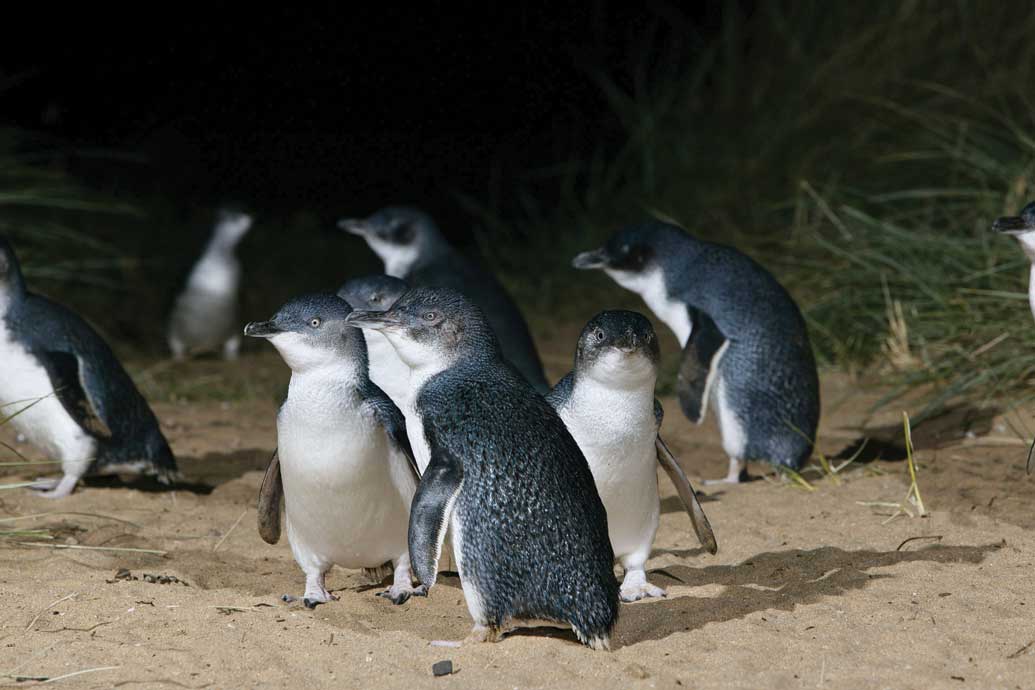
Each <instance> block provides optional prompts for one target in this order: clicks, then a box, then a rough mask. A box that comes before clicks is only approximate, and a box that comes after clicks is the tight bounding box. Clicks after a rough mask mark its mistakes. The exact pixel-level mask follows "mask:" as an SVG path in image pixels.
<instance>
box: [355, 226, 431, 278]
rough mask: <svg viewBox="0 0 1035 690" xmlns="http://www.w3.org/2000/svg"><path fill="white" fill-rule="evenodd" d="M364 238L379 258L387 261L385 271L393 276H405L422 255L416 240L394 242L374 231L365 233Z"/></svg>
mask: <svg viewBox="0 0 1035 690" xmlns="http://www.w3.org/2000/svg"><path fill="white" fill-rule="evenodd" d="M364 238H365V239H366V241H367V244H368V245H370V248H371V249H373V250H374V253H375V254H377V256H378V258H380V259H381V261H383V262H384V263H385V273H386V274H387V275H390V276H392V277H393V278H405V277H406V276H407V275H408V274H409V272H410V269H411V268H413V265H414V264H415V263H417V258H418V257H419V256H420V248H419V247H418V245H417V243H416V242H411V243H409V244H394V243H392V242H387V241H385V240H382V239H381V238H380V237H377V236H376V235H374V234H373V233H369V234H367V235H364Z"/></svg>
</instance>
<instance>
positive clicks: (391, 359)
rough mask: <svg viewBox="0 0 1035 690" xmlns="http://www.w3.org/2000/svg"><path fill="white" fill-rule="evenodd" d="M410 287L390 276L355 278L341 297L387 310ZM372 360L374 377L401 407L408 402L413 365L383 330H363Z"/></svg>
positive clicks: (357, 306)
mask: <svg viewBox="0 0 1035 690" xmlns="http://www.w3.org/2000/svg"><path fill="white" fill-rule="evenodd" d="M407 289H409V286H408V285H406V281H403V280H400V279H399V278H393V277H392V276H388V275H373V276H364V277H362V278H353V279H352V280H350V281H348V282H347V283H345V284H344V285H342V286H341V287H340V288H338V297H341V298H342V299H343V300H345V301H346V302H348V303H349V305H350V306H351V307H352V308H353V309H358V310H361V311H384V310H385V309H388V308H389V307H390V306H392V305H393V304H395V301H396V300H397V299H399V298H400V297H401V296H402V294H403V293H404V292H406V290H407ZM363 337H364V338H365V339H366V341H367V357H368V359H369V360H370V380H371V381H373V382H374V383H375V384H377V386H378V387H379V388H380V389H381V390H383V391H384V392H385V393H387V394H388V397H389V398H391V399H392V402H394V403H395V404H396V405H397V406H398V407H399V408H400V409H403V408H404V407H405V405H406V401H407V391H408V390H409V386H410V368H409V367H408V366H406V364H405V363H404V362H403V361H402V360H401V359H399V355H398V354H397V353H396V352H395V348H394V347H392V344H391V343H390V342H388V339H387V338H385V337H384V335H382V334H381V333H379V332H377V331H372V330H365V331H363Z"/></svg>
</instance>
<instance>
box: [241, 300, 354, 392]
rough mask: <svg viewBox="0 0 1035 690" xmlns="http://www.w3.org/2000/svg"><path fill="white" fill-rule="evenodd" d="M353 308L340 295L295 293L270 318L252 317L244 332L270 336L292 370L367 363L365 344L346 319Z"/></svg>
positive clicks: (261, 336)
mask: <svg viewBox="0 0 1035 690" xmlns="http://www.w3.org/2000/svg"><path fill="white" fill-rule="evenodd" d="M351 312H352V307H350V306H349V304H348V302H346V301H345V300H343V299H340V298H339V297H338V296H337V295H332V294H324V293H317V294H311V295H304V296H302V297H296V298H295V299H293V300H291V301H290V302H288V303H287V304H285V305H284V306H282V307H281V308H280V309H279V310H277V313H276V314H274V315H273V318H271V319H270V320H269V321H253V322H251V323H249V324H248V325H247V326H245V327H244V334H245V335H248V336H252V337H255V338H266V339H267V340H269V341H270V342H271V343H272V344H273V346H274V347H275V348H277V351H278V352H280V356H281V357H283V358H284V361H285V362H286V363H287V365H288V366H289V367H291V370H292V371H296V372H302V371H306V370H310V369H316V368H320V367H325V366H328V365H334V366H341V365H356V364H362V365H363V367H364V368H365V365H366V361H365V360H366V346H365V345H364V344H363V338H362V337H361V336H360V335H359V333H358V332H357V331H356V330H355V329H353V328H349V326H348V325H347V324H346V322H345V319H346V317H348V315H349V314H350V313H351Z"/></svg>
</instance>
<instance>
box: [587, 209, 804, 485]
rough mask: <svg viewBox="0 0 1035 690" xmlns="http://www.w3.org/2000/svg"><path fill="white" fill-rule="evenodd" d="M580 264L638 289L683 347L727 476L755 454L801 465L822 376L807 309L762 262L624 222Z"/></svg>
mask: <svg viewBox="0 0 1035 690" xmlns="http://www.w3.org/2000/svg"><path fill="white" fill-rule="evenodd" d="M572 263H573V265H574V266H575V267H576V268H581V269H602V270H603V271H604V272H605V273H607V274H608V275H609V276H610V277H611V278H613V279H614V280H615V282H617V283H618V284H619V285H621V286H623V287H625V288H626V289H629V290H631V291H633V292H636V293H638V294H639V295H640V296H641V297H642V298H643V300H644V301H645V302H646V303H647V305H648V306H649V307H650V308H651V310H652V311H653V312H654V313H655V314H656V315H657V316H658V318H660V319H661V320H662V321H664V322H665V324H666V325H668V326H669V328H671V329H672V331H673V332H674V333H675V334H676V337H677V338H679V340H680V343H681V344H682V345H683V347H684V352H683V361H682V365H681V367H680V371H679V379H678V391H679V397H680V403H681V405H682V407H683V411H684V413H685V414H686V415H687V417H688V418H689V419H690V420H691V421H694V422H696V423H701V422H702V421H703V420H704V416H705V413H706V411H707V408H708V405H709V404H711V405H712V407H713V409H715V410H716V412H717V417H718V421H719V428H720V430H721V432H722V437H723V447H724V449H725V451H726V453H727V454H728V455H729V456H730V472H729V475H728V476H727V478H726V480H725V481H732V482H735V481H737V480H738V479H739V478H740V476H741V474H742V472H743V468H744V463H745V462H746V461H748V460H759V461H764V462H769V463H771V464H773V465H777V466H783V467H787V468H790V469H793V470H797V469H799V468H800V467H801V466H802V465H803V464H804V463H805V461H806V460H808V458H809V456H810V455H811V453H812V446H813V441H814V439H815V435H816V428H817V426H818V424H819V411H820V410H819V377H818V374H817V371H816V361H815V358H814V356H813V352H812V346H811V344H810V343H809V337H808V331H807V329H806V326H805V320H804V318H803V317H802V315H801V311H800V310H799V309H798V306H797V305H796V304H795V303H794V300H793V299H792V298H791V296H790V295H789V294H788V293H787V291H786V290H785V289H784V288H783V286H782V285H780V283H779V282H777V280H776V279H775V278H774V277H773V276H772V274H770V273H769V272H768V271H767V270H765V269H764V268H763V267H762V266H760V265H759V264H758V263H756V262H755V261H754V260H752V259H751V258H749V257H748V256H746V255H745V254H743V253H741V252H739V251H737V250H736V249H734V248H732V247H727V246H724V245H720V244H714V243H712V242H705V241H703V240H699V239H697V238H694V237H693V236H691V235H690V234H689V233H687V232H686V231H685V230H683V229H682V228H679V227H677V226H675V225H671V224H668V223H663V222H660V221H650V222H646V223H642V224H639V225H633V226H630V227H627V228H625V229H623V230H621V231H620V232H618V233H616V234H615V235H613V236H612V237H611V238H610V239H609V240H608V242H607V244H606V245H605V246H604V247H601V248H600V249H596V250H593V251H588V252H583V253H582V254H579V255H578V256H576V257H575V259H574V261H573V262H572Z"/></svg>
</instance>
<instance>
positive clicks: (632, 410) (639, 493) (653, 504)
mask: <svg viewBox="0 0 1035 690" xmlns="http://www.w3.org/2000/svg"><path fill="white" fill-rule="evenodd" d="M660 358H661V350H660V348H659V346H658V339H657V337H656V336H655V334H654V328H653V327H652V326H651V324H650V321H648V320H647V318H646V317H644V316H643V315H642V314H637V313H636V312H631V311H605V312H601V313H600V314H597V315H596V316H595V317H593V319H591V320H590V322H589V323H588V324H586V327H585V328H584V329H583V330H582V335H581V336H580V337H579V343H578V348H577V350H576V354H575V368H574V370H573V371H571V372H570V373H569V374H568V375H567V376H565V377H564V378H562V379H561V380H560V382H559V383H558V384H557V385H556V386H554V389H553V390H552V391H550V393H549V395H547V396H546V399H547V401H548V402H549V403H550V404H551V405H553V406H554V408H556V409H557V412H558V413H559V414H560V415H561V419H562V420H564V423H565V425H566V426H567V427H568V431H570V432H571V435H572V436H573V437H574V438H575V441H576V442H577V443H578V444H579V447H580V448H582V452H583V453H584V454H585V456H586V460H587V461H589V468H590V470H591V471H592V472H593V479H594V480H595V481H596V485H597V491H598V492H599V493H600V499H601V500H602V501H603V502H604V508H605V509H606V510H607V527H608V532H609V534H610V537H611V547H612V548H613V549H614V554H615V557H616V558H617V559H618V560H619V562H620V563H621V564H622V567H623V568H624V569H625V579H624V580H623V582H622V587H621V597H622V600H623V601H637V600H639V599H643V598H644V597H663V596H665V590H663V589H662V588H660V587H657V586H655V585H652V584H650V583H649V582H647V573H646V571H645V569H644V566H645V564H646V562H647V559H648V558H650V552H651V546H653V544H654V535H655V534H656V533H657V531H658V520H659V518H660V514H661V502H660V499H659V496H658V464H659V462H660V463H661V465H662V466H663V467H665V469H666V471H667V472H668V473H669V476H670V477H672V479H673V481H674V482H675V484H676V486H677V487H678V488H679V495H680V496H681V497H689V498H690V502H689V503H688V504H687V505H686V508H687V512H688V513H689V514H690V518H691V521H692V524H693V525H694V528H695V530H696V532H697V534H698V537H699V538H700V540H701V543H702V544H703V545H705V547H706V548H707V549H708V550H709V551H710V552H711V553H713V554H714V553H715V552H716V550H717V548H718V547H717V545H716V542H715V535H714V534H712V530H711V525H710V524H709V523H708V518H707V517H705V515H704V511H703V510H702V509H701V504H700V503H699V502H698V501H697V495H696V494H695V492H694V490H693V487H691V486H690V482H689V481H688V480H687V479H686V475H684V474H683V473H682V471H681V470H679V471H677V472H676V473H674V474H673V472H672V469H671V466H670V465H669V458H670V455H669V454H668V452H667V449H666V450H662V445H661V443H662V442H661V441H660V440H659V437H658V430H659V427H660V426H661V420H662V417H663V415H664V412H663V410H662V407H661V403H660V402H658V400H657V399H656V398H655V397H654V384H655V382H656V381H657V378H658V361H659V359H660ZM678 468H679V466H678V465H676V469H677V470H678Z"/></svg>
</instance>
